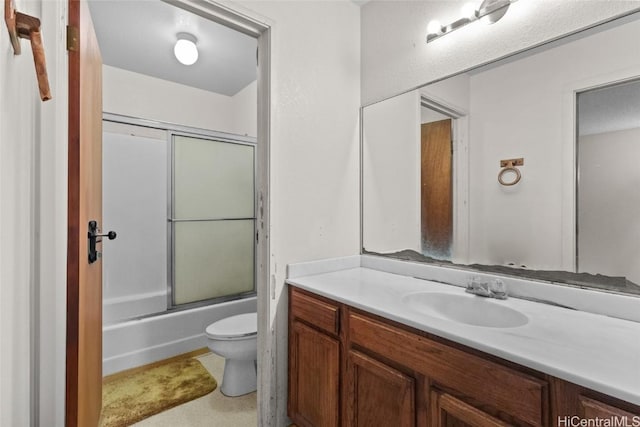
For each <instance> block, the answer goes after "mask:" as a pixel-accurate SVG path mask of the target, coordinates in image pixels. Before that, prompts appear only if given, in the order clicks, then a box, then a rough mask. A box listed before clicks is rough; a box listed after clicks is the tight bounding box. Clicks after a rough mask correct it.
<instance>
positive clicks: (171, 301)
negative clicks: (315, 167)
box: [167, 130, 258, 311]
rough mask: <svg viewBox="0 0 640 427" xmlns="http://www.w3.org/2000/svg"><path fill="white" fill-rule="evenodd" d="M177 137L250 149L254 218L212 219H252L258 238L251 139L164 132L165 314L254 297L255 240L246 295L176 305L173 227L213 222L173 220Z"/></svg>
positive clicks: (255, 148) (212, 133) (254, 151)
mask: <svg viewBox="0 0 640 427" xmlns="http://www.w3.org/2000/svg"><path fill="white" fill-rule="evenodd" d="M176 137H188V138H196V139H200V140H208V141H212V142H219V143H225V144H236V145H244V146H250V147H252V148H253V210H252V212H253V216H252V217H248V218H227V219H223V218H216V219H215V220H240V219H242V220H253V236H257V232H258V230H257V226H258V217H257V206H258V196H257V195H258V192H257V184H258V183H257V182H256V179H257V147H256V143H255V141H252V140H254V138H250V137H244V138H243V137H242V136H240V135H234V134H227V133H223V132H213V131H212V132H202V133H201V132H190V131H184V130H179V131H178V130H168V131H167V144H168V146H169V156H167V157H168V163H169V164H168V169H169V173H168V180H169V182H168V185H167V189H168V193H169V194H168V195H167V196H168V197H167V201H168V204H167V205H168V206H167V254H168V260H167V270H168V271H167V279H168V280H167V311H177V310H186V309H191V308H197V307H203V306H208V305H212V304H216V303H222V302H226V301H233V300H237V299H242V298H248V297H253V296H256V295H257V289H256V284H257V280H258V278H257V268H256V262H257V241H256V240H255V238H254V240H253V248H254V250H253V289H252V290H251V291H249V292H241V293H237V294H233V295H225V296H221V297H215V298H209V299H204V300H199V301H194V302H189V303H183V304H176V303H175V284H176V277H175V225H176V224H177V223H179V222H187V221H192V222H195V221H212V220H214V219H187V220H185V219H177V218H175V179H174V178H175V139H176Z"/></svg>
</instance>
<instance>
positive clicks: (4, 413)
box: [0, 2, 41, 427]
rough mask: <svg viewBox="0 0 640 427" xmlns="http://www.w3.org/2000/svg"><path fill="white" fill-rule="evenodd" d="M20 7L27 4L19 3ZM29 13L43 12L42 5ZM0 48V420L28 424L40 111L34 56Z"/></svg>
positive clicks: (6, 46) (6, 44)
mask: <svg viewBox="0 0 640 427" xmlns="http://www.w3.org/2000/svg"><path fill="white" fill-rule="evenodd" d="M19 4H20V6H22V7H26V6H27V5H25V4H24V3H22V2H20V3H19ZM29 6H31V7H27V10H25V13H37V14H40V5H37V4H34V5H29ZM2 31H3V33H2V34H3V35H2V39H1V41H2V45H1V47H2V49H1V51H0V76H1V78H0V111H1V114H0V141H1V143H0V377H1V378H2V381H0V425H2V426H3V427H4V426H7V427H9V426H17V425H29V422H30V419H31V416H30V411H31V408H30V404H29V402H30V398H31V396H30V392H31V387H30V386H31V365H30V356H31V352H32V343H31V342H30V338H29V332H30V330H31V328H32V327H34V326H35V325H34V324H33V321H32V313H33V309H34V307H33V304H34V302H35V301H33V300H32V295H33V292H32V287H33V286H34V285H35V283H34V280H35V278H34V272H33V267H34V264H33V262H32V256H33V254H34V251H35V249H36V248H35V241H34V240H35V218H34V213H35V206H34V194H33V188H34V185H35V182H36V180H37V175H36V162H37V159H36V155H37V154H36V147H37V146H38V145H39V144H40V123H39V114H40V112H41V105H40V98H39V95H38V87H37V83H36V80H35V76H34V65H33V57H32V56H31V53H30V51H29V50H27V49H28V45H27V46H25V43H24V42H22V45H23V49H24V50H27V51H26V52H24V54H23V55H20V56H17V57H14V55H13V50H12V49H11V45H10V44H9V42H8V39H7V37H6V29H5V28H4V25H3V26H2Z"/></svg>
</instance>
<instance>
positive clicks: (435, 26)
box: [427, 20, 442, 34]
mask: <svg viewBox="0 0 640 427" xmlns="http://www.w3.org/2000/svg"><path fill="white" fill-rule="evenodd" d="M427 33H429V34H440V33H442V25H441V24H440V21H436V20H433V21H431V22H429V24H427Z"/></svg>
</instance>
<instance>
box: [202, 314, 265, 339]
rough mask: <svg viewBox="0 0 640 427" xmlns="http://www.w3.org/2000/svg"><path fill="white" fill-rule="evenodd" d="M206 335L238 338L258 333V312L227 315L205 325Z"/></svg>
mask: <svg viewBox="0 0 640 427" xmlns="http://www.w3.org/2000/svg"><path fill="white" fill-rule="evenodd" d="M205 333H206V335H207V337H209V338H211V339H216V340H240V339H247V338H249V337H253V336H255V335H257V333H258V313H245V314H238V315H236V316H231V317H227V318H224V319H221V320H218V321H217V322H214V323H212V324H210V325H209V326H207V329H206V330H205Z"/></svg>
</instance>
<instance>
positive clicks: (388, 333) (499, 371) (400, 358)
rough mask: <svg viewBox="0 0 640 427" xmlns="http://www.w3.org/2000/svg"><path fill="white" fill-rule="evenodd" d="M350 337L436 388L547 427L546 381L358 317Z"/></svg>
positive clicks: (353, 315)
mask: <svg viewBox="0 0 640 427" xmlns="http://www.w3.org/2000/svg"><path fill="white" fill-rule="evenodd" d="M349 337H350V340H351V343H352V344H357V345H358V346H361V347H363V348H366V349H368V350H370V351H373V352H375V353H377V354H379V355H381V356H383V357H385V358H388V359H390V360H393V361H396V362H398V363H400V364H402V365H404V366H406V367H408V368H410V369H413V370H415V371H417V372H420V373H422V374H424V375H425V376H427V377H429V378H430V379H431V380H432V383H434V384H436V385H440V386H442V387H444V388H447V389H453V390H455V391H457V392H459V393H460V394H462V395H464V396H467V397H469V398H471V399H473V400H475V401H478V402H482V403H483V404H487V405H489V406H492V407H494V408H496V409H498V410H500V411H503V412H505V413H507V414H509V415H511V416H513V417H515V418H517V419H519V420H521V421H524V422H526V423H528V424H531V425H534V426H544V425H547V424H548V421H547V418H548V415H547V413H548V407H547V405H546V404H545V402H547V396H548V386H547V383H546V382H545V381H542V380H539V379H537V378H534V377H531V376H529V375H527V374H524V373H521V372H518V371H515V370H513V369H511V368H508V367H505V366H502V365H499V364H497V363H495V362H491V361H488V360H485V359H483V358H481V357H479V356H475V355H473V354H468V353H465V352H464V351H462V350H458V349H456V348H453V347H450V346H448V345H445V344H442V343H440V342H436V341H433V340H430V339H428V338H425V337H424V336H421V335H418V334H415V333H411V332H409V331H407V330H404V329H401V328H398V327H394V326H390V325H387V324H385V323H382V322H379V321H377V320H375V319H372V318H370V317H368V316H365V315H362V314H358V313H350V314H349Z"/></svg>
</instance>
